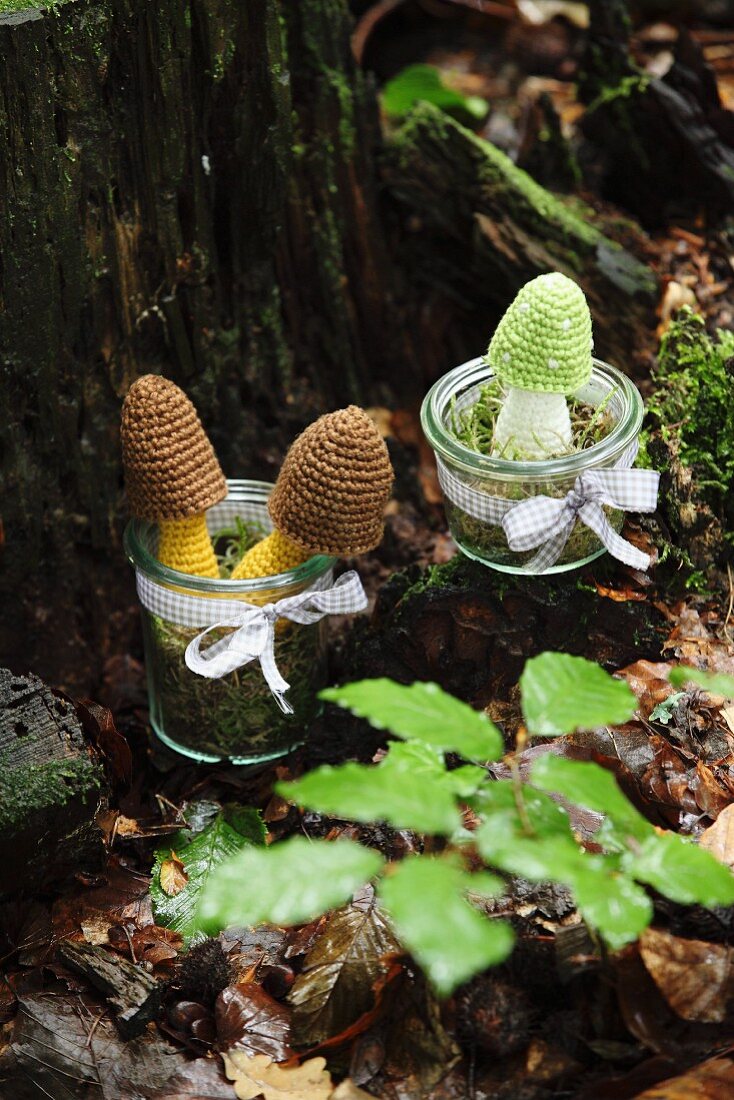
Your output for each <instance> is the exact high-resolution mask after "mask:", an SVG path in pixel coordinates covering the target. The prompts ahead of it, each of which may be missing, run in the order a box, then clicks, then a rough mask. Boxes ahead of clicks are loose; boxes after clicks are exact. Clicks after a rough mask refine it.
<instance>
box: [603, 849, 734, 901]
mask: <svg viewBox="0 0 734 1100" xmlns="http://www.w3.org/2000/svg"><path fill="white" fill-rule="evenodd" d="M622 866H623V867H624V870H625V871H626V872H627V873H628V874H630V875H632V876H633V877H634V878H636V879H639V880H640V882H646V883H648V885H650V886H653V887H654V888H655V889H656V890H659V891H660V893H661V894H664V895H665V896H666V897H668V898H671V899H672V901H677V902H680V903H681V904H683V905H693V904H695V903H698V904H699V905H706V906H712V905H734V875H732V873H731V871H730V870H729V868H728V867H726V866H725V865H724V864H723V863H719V861H718V860H717V859H716V858H715V857H714V856H712V855H711V853H710V852H707V851H706V850H705V849H704V848H699V847H698V846H697V845H696V844H694V843H693V842H692V841H689V840H686V839H685V838H684V837H682V836H676V834H675V833H656V832H653V833H652V835H651V836H649V837H647V838H646V840H645V841H644V842H643V843H642V845H641V846H640V847H639V849H638V850H637V851H636V852H628V853H625V855H623V856H622Z"/></svg>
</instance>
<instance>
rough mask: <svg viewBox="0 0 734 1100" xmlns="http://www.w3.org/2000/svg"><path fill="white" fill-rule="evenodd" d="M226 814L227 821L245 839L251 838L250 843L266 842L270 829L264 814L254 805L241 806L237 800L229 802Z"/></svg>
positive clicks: (226, 806) (225, 807)
mask: <svg viewBox="0 0 734 1100" xmlns="http://www.w3.org/2000/svg"><path fill="white" fill-rule="evenodd" d="M224 816H225V818H226V820H227V823H228V824H229V825H231V826H232V828H233V829H236V830H237V832H238V833H239V834H240V836H243V837H244V838H245V840H249V842H250V844H264V843H265V838H266V837H267V835H268V830H267V827H266V825H265V822H264V821H263V819H262V814H261V813H260V811H259V810H256V809H255V807H254V806H239V805H238V804H237V803H236V802H228V803H226V805H225V806H224Z"/></svg>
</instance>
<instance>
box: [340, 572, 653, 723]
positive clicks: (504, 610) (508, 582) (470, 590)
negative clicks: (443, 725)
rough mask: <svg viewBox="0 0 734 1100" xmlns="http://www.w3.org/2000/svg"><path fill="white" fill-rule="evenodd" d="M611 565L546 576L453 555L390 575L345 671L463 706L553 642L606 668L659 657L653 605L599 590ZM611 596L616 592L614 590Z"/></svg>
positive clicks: (497, 691)
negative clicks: (439, 693)
mask: <svg viewBox="0 0 734 1100" xmlns="http://www.w3.org/2000/svg"><path fill="white" fill-rule="evenodd" d="M615 573H616V567H615V565H614V563H613V562H611V561H610V559H609V558H600V559H599V563H598V564H597V563H594V564H593V565H592V566H590V567H589V568H588V569H587V570H584V571H582V572H572V573H567V574H559V575H556V576H551V577H527V578H525V577H521V576H512V575H508V574H504V573H497V572H494V571H493V570H491V569H487V568H486V567H485V566H483V565H480V564H478V563H477V562H473V561H470V560H469V559H468V558H465V557H464V556H463V555H462V554H457V556H456V557H455V558H453V559H452V560H451V561H450V562H449V563H448V564H446V565H442V566H433V567H430V568H429V569H428V570H425V571H421V570H420V569H418V568H411V569H408V570H406V571H404V572H403V573H398V574H396V575H395V576H394V577H393V578H392V579H391V580H390V581H389V582H388V584H387V585H386V586H385V587H384V588H383V590H382V591H381V593H380V597H379V599H378V603H377V607H376V610H375V615H374V617H373V621H372V624H371V625H370V627H369V628H368V629H366V630H364V631H362V632H361V633H360V634H355V636H354V640H353V648H352V653H351V654H350V657H349V659H348V662H347V665H348V667H347V669H346V677H345V678H347V679H359V678H361V677H372V676H388V677H390V678H392V679H396V680H400V681H402V682H405V683H410V682H412V681H413V680H433V681H435V682H436V683H438V684H440V685H441V686H442V687H444V688H445V689H446V690H447V691H451V692H453V693H454V694H455V695H457V696H458V697H459V698H461V699H464V700H465V701H467V702H469V703H471V704H472V705H473V706H477V707H486V706H487V705H488V704H489V703H490V702H492V701H496V700H498V699H500V700H502V699H505V700H506V699H507V698H508V697H509V695H510V692H511V689H512V688H513V687H514V685H515V684H517V682H518V679H519V677H520V673H521V672H522V669H523V666H524V664H525V662H526V660H527V659H528V658H529V657H533V656H535V655H536V654H538V653H541V652H543V651H544V650H559V649H560V650H563V652H564V653H574V654H578V655H580V656H584V657H587V658H589V659H590V660H595V661H598V662H599V663H600V664H602V665H603V666H605V667H606V668H608V669H610V670H616V669H619V668H622V667H624V666H625V665H627V664H630V663H632V662H633V661H636V660H639V659H642V658H645V659H648V660H656V659H659V657H660V651H661V648H662V644H663V641H664V639H665V637H666V635H667V633H668V631H667V629H666V624H665V620H664V617H663V615H662V613H661V612H660V611H659V610H657V609H656V608H655V607H654V606H653V605H652V604H650V603H647V602H639V601H637V600H634V599H629V600H624V599H619V598H618V599H611V598H604V596H603V594H602V593H601V592H600V591H599V590H598V589H597V587H596V586H595V585H594V584H593V583H591V580H592V578H593V577H594V576H598V577H600V578H604V580H605V581H606V583H609V581H610V578H613V577H614V575H615ZM615 594H616V593H615Z"/></svg>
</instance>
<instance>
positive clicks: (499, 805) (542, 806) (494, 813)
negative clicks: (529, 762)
mask: <svg viewBox="0 0 734 1100" xmlns="http://www.w3.org/2000/svg"><path fill="white" fill-rule="evenodd" d="M520 797H521V799H522V809H523V813H524V814H525V818H526V819H527V821H528V822H529V824H530V827H531V829H533V830H534V831H535V832H536V833H540V834H542V835H543V836H549V835H552V834H558V835H561V836H567V837H571V835H572V834H571V824H570V822H569V820H568V814H567V813H566V811H565V810H563V809H562V808H561V807H560V806H559V805H558V803H557V802H554V801H553V799H552V798H549V797H548V795H547V794H543V793H542V792H541V791H535V790H533V788H532V787H528V786H527V785H525V784H524V785H523V787H522V790H521V792H520ZM469 804H470V805H471V806H472V808H473V809H475V810H476V811H477V812H478V813H481V814H482V815H483V816H484V817H485V819H486V821H487V822H488V823H489V822H491V823H492V827H493V828H495V829H498V830H502V829H508V828H509V829H510V831H511V832H512V833H515V832H517V833H522V832H523V826H524V822H523V820H522V817H521V816H520V807H519V806H518V800H517V794H516V792H515V786H514V783H513V782H512V780H510V779H498V780H495V781H494V782H491V783H485V784H484V785H483V786H482V787H481V788H480V789H479V790H478V791H477V792H476V794H474V795H473V796H472V798H471V799H470V800H469Z"/></svg>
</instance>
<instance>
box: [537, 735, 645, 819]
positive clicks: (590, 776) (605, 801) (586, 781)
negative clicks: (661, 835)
mask: <svg viewBox="0 0 734 1100" xmlns="http://www.w3.org/2000/svg"><path fill="white" fill-rule="evenodd" d="M530 781H531V783H533V784H534V785H535V786H536V787H540V788H541V790H544V791H552V792H553V793H554V794H560V795H563V797H564V798H567V799H568V800H569V802H573V803H575V804H576V805H577V806H585V807H586V808H587V809H589V810H596V811H597V813H601V814H605V815H606V816H607V817H608V818H609V819H610V820H611V821H612V822H613V824H614V826H615V827H616V829H618V830H619V831H620V833H622V834H623V835H626V836H633V837H636V838H637V839H642V838H644V837H646V836H648V835H649V834H650V833H651V832H652V831H653V827H652V825H651V824H650V822H649V821H647V820H646V818H644V817H643V816H642V814H641V813H639V811H638V810H636V809H635V807H634V806H633V805H632V803H631V802H630V801H629V799H628V798H627V797H626V796H625V795H624V794H623V793H622V791H621V790H620V789H619V786H618V784H617V780H616V779H615V778H614V776H613V775H612V773H611V772H610V771H607V769H606V768H602V767H600V766H599V765H598V764H593V763H591V762H587V761H582V760H568V759H567V758H566V757H563V756H557V755H556V754H555V753H552V752H548V753H545V754H544V755H543V756H541V757H539V758H538V759H537V760H536V761H535V762H534V764H533V766H532V770H531V772H530Z"/></svg>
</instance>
